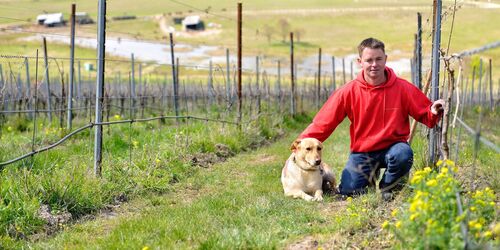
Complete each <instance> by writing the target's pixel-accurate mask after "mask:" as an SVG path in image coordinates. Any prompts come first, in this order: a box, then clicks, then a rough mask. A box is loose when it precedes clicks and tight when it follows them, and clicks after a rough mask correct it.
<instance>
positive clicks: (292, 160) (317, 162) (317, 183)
mask: <svg viewBox="0 0 500 250" xmlns="http://www.w3.org/2000/svg"><path fill="white" fill-rule="evenodd" d="M322 149H323V144H322V143H321V142H320V141H318V140H317V139H314V138H304V139H297V140H295V141H294V142H293V144H292V147H291V150H292V151H293V152H292V155H290V157H289V158H288V160H287V161H286V163H285V166H284V167H283V170H282V171H281V183H282V184H283V189H284V191H285V196H291V197H293V198H302V199H304V200H306V201H322V200H323V191H332V190H336V181H335V177H334V176H333V173H332V170H331V169H330V167H329V166H328V165H326V164H325V163H323V162H322V161H321V150H322ZM324 189H325V190H324Z"/></svg>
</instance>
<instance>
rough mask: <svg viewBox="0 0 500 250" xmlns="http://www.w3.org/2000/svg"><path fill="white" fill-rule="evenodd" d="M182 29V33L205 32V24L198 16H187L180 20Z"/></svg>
mask: <svg viewBox="0 0 500 250" xmlns="http://www.w3.org/2000/svg"><path fill="white" fill-rule="evenodd" d="M182 29H183V30H184V31H200V30H205V24H204V23H203V21H202V20H201V18H200V16H187V17H186V18H184V20H182Z"/></svg>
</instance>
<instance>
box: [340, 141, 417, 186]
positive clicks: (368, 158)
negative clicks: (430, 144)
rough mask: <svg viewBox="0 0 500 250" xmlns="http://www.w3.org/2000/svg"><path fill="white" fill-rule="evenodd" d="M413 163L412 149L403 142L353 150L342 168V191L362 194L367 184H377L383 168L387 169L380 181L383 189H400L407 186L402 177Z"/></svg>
mask: <svg viewBox="0 0 500 250" xmlns="http://www.w3.org/2000/svg"><path fill="white" fill-rule="evenodd" d="M412 164H413V151H412V150H411V148H410V145H408V143H404V142H398V143H396V144H393V145H392V146H390V147H389V148H387V149H383V150H379V151H374V152H367V153H356V152H352V153H351V154H350V155H349V160H348V161H347V164H346V166H345V168H344V170H343V171H342V176H341V179H340V185H339V190H340V193H341V194H344V195H353V194H361V193H365V192H366V190H367V187H375V185H376V181H377V180H378V177H379V175H380V169H381V168H385V169H386V170H385V172H384V174H383V176H382V179H381V180H380V183H379V188H380V190H381V191H382V192H390V191H395V190H397V189H401V188H402V187H403V186H404V183H403V181H402V180H403V179H404V178H403V177H405V176H407V174H408V173H409V172H410V168H411V166H412Z"/></svg>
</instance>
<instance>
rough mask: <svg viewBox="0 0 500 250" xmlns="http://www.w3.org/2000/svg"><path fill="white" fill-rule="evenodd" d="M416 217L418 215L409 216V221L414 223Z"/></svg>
mask: <svg viewBox="0 0 500 250" xmlns="http://www.w3.org/2000/svg"><path fill="white" fill-rule="evenodd" d="M417 217H418V213H415V214H412V215H410V220H411V221H414V220H415V219H416V218H417Z"/></svg>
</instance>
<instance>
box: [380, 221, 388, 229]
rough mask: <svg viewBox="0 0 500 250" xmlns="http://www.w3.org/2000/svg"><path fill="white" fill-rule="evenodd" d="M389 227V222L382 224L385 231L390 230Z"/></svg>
mask: <svg viewBox="0 0 500 250" xmlns="http://www.w3.org/2000/svg"><path fill="white" fill-rule="evenodd" d="M388 227H389V221H384V222H383V223H382V228H383V229H386V228H388Z"/></svg>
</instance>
